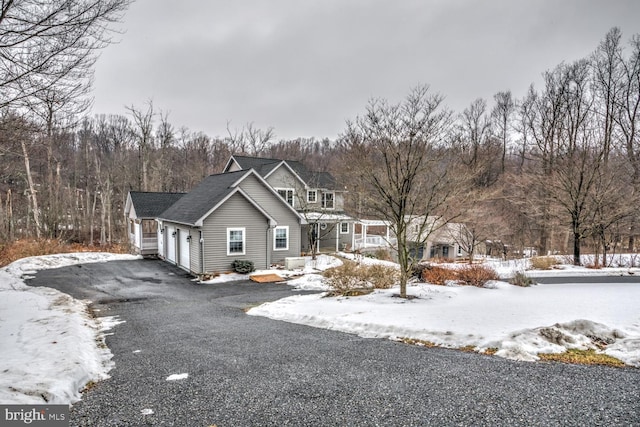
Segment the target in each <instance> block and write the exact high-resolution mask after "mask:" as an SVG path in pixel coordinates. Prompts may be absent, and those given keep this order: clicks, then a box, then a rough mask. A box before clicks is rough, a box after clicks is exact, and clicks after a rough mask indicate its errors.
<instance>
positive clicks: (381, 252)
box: [373, 248, 391, 261]
mask: <svg viewBox="0 0 640 427" xmlns="http://www.w3.org/2000/svg"><path fill="white" fill-rule="evenodd" d="M373 255H374V256H375V257H376V258H377V259H381V260H384V261H391V254H390V253H389V250H388V249H384V248H379V249H376V251H375V252H374V253H373Z"/></svg>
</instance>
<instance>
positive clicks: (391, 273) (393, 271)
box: [361, 264, 400, 289]
mask: <svg viewBox="0 0 640 427" xmlns="http://www.w3.org/2000/svg"><path fill="white" fill-rule="evenodd" d="M361 269H362V270H363V272H364V273H365V275H366V276H365V278H366V280H367V281H368V282H369V283H371V285H372V286H373V287H374V288H376V289H389V288H392V287H393V286H394V285H395V284H396V283H398V282H399V281H400V271H399V270H398V269H397V268H394V267H390V266H386V265H380V264H374V265H370V266H368V267H365V266H361Z"/></svg>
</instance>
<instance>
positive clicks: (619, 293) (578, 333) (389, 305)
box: [248, 278, 640, 366]
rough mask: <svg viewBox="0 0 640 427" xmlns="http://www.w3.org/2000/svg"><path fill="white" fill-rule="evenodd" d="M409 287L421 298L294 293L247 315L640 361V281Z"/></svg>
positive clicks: (515, 353) (518, 355) (514, 352)
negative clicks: (584, 351) (578, 350)
mask: <svg viewBox="0 0 640 427" xmlns="http://www.w3.org/2000/svg"><path fill="white" fill-rule="evenodd" d="M302 280H304V279H300V280H299V282H301V281H302ZM311 280H316V279H315V278H314V279H311ZM298 286H301V284H300V283H299V284H298ZM408 292H409V294H411V295H414V296H417V297H418V298H416V299H411V300H405V299H402V298H397V297H394V294H397V293H398V289H397V288H392V289H385V290H375V291H374V292H373V293H371V294H369V295H364V296H359V297H338V298H324V294H313V295H296V296H292V297H288V298H284V299H281V300H279V301H274V302H271V303H266V304H262V305H260V306H258V307H255V308H252V309H251V310H249V312H248V314H250V315H255V316H265V317H269V318H272V319H277V320H284V321H288V322H293V323H300V324H305V325H309V326H315V327H320V328H326V329H332V330H337V331H342V332H348V333H354V334H357V335H360V336H362V337H371V338H390V339H398V338H413V339H419V340H425V341H430V342H433V343H435V344H438V345H441V346H444V347H451V348H460V347H466V346H473V347H476V349H477V350H478V351H483V350H485V349H488V348H495V349H497V350H498V352H497V354H498V355H499V356H503V357H507V358H510V359H516V360H537V359H538V357H537V354H538V353H556V352H563V351H565V350H566V349H568V348H581V349H586V348H594V349H597V348H598V345H602V344H606V350H605V353H607V354H610V355H612V356H614V357H617V358H618V359H620V360H622V361H624V362H625V363H627V364H629V365H634V366H640V311H639V310H638V307H640V285H639V284H635V283H612V284H606V285H605V284H570V285H539V286H533V287H528V288H520V287H516V286H512V285H509V284H508V283H505V282H493V283H492V286H491V289H489V288H476V287H468V286H446V287H444V286H436V285H430V284H423V283H421V284H417V285H413V286H410V287H409V291H408Z"/></svg>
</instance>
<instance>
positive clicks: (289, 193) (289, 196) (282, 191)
mask: <svg viewBox="0 0 640 427" xmlns="http://www.w3.org/2000/svg"><path fill="white" fill-rule="evenodd" d="M276 191H277V192H278V194H279V195H280V196H281V197H282V198H283V199H284V200H286V202H287V203H289V204H290V205H291V206H293V189H292V188H276Z"/></svg>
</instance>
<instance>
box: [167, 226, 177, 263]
mask: <svg viewBox="0 0 640 427" xmlns="http://www.w3.org/2000/svg"><path fill="white" fill-rule="evenodd" d="M165 234H166V236H167V247H166V248H165V249H166V250H167V260H168V261H170V262H173V263H175V262H176V229H175V228H174V227H172V226H170V225H167V228H166V229H165Z"/></svg>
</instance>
